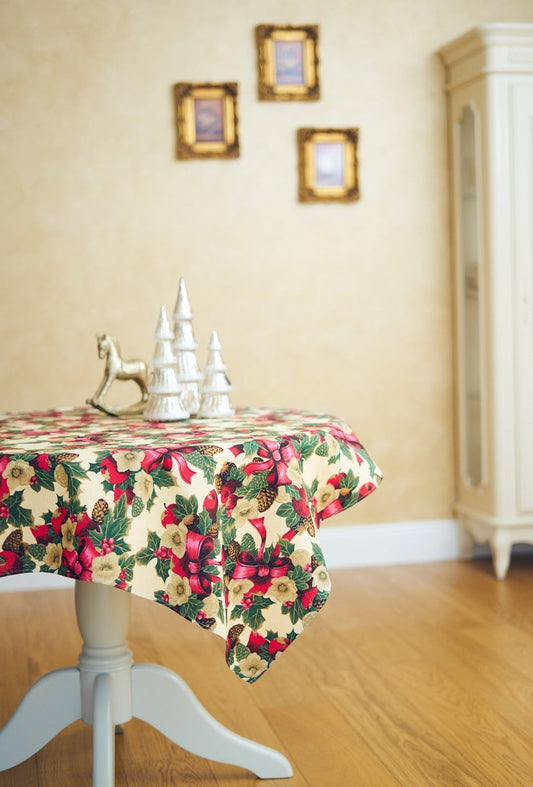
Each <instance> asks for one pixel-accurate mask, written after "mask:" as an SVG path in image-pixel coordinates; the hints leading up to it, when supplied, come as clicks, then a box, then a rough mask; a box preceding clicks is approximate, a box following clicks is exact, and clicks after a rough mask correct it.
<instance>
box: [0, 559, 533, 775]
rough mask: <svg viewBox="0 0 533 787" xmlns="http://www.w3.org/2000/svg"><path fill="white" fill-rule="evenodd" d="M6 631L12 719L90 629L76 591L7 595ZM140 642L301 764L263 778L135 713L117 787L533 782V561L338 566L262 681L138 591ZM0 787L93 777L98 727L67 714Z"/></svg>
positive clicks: (1, 646) (1, 658) (2, 675)
mask: <svg viewBox="0 0 533 787" xmlns="http://www.w3.org/2000/svg"><path fill="white" fill-rule="evenodd" d="M0 581H1V580H0ZM0 626H1V628H0V724H3V723H4V722H5V721H6V720H7V719H8V718H9V716H10V715H11V713H12V712H13V710H14V709H15V707H16V706H17V704H18V702H19V700H20V698H21V697H22V695H23V694H24V692H25V691H26V689H27V688H28V687H29V686H30V684H31V683H33V682H34V681H35V680H36V679H37V678H38V677H39V676H40V675H42V674H43V673H45V672H47V671H49V670H51V669H56V668H58V667H63V666H69V665H72V664H75V663H76V661H77V654H78V651H79V647H80V638H79V634H78V632H77V628H76V626H75V624H74V608H73V595H72V593H71V591H68V590H67V591H65V590H57V591H47V592H40V593H36V594H32V593H29V592H27V593H8V594H2V595H1V596H0ZM129 642H130V647H131V648H132V650H133V654H134V659H135V661H137V662H143V661H144V662H146V661H148V662H156V663H159V664H163V665H165V666H167V667H169V668H171V669H173V670H175V671H176V672H179V673H180V674H181V675H182V677H184V678H185V680H186V681H187V682H188V683H189V685H190V686H191V688H192V689H193V691H194V692H195V693H196V695H197V696H198V698H199V699H200V700H201V702H203V703H204V705H205V706H206V707H207V709H208V710H209V711H210V712H211V713H212V714H213V715H214V716H215V717H216V718H217V719H218V720H219V721H221V722H223V723H224V724H226V725H227V726H228V727H230V728H232V729H233V730H235V731H236V732H238V733H240V734H242V735H246V736H247V737H253V738H254V739H255V740H257V741H259V742H261V743H264V744H266V745H268V746H273V747H276V748H278V749H279V750H280V751H283V752H284V754H286V755H287V756H288V757H289V759H290V760H291V762H292V764H293V767H294V773H295V775H294V778H292V779H287V780H281V781H278V780H272V781H270V780H266V781H260V780H257V779H256V778H255V777H253V775H252V774H250V773H249V772H246V771H243V770H242V769H239V768H236V767H232V766H227V765H221V764H218V763H212V762H208V761H206V760H203V759H201V758H199V757H195V756H193V755H190V754H188V753H186V752H184V751H183V750H181V749H180V748H178V747H177V746H174V745H173V744H171V743H169V742H168V741H167V739H166V738H165V737H164V736H163V735H161V734H159V733H158V732H156V731H155V730H153V729H152V728H151V727H149V726H148V725H146V724H144V723H142V722H139V721H137V720H133V721H131V722H129V723H128V724H127V725H125V727H124V734H123V735H119V736H117V751H116V784H117V785H128V787H134V786H135V787H137V786H138V787H148V786H149V785H157V786H158V787H161V786H162V785H206V786H207V785H220V787H250V786H251V785H255V784H262V785H264V787H273V785H278V787H281V785H285V784H286V785H287V786H288V787H297V786H298V787H300V785H310V786H311V787H337V785H338V787H341V785H342V786H343V787H344V786H345V785H348V786H350V785H364V786H365V787H367V786H368V787H387V785H404V787H416V786H417V785H482V787H499V786H500V785H501V786H502V787H503V786H504V785H505V787H519V786H520V785H528V787H530V786H531V785H533V557H532V556H518V557H515V558H513V562H512V565H511V569H510V573H509V576H508V578H507V579H506V580H505V581H503V582H498V581H497V580H496V579H495V578H494V577H493V575H492V570H491V566H490V564H489V563H488V562H487V561H476V562H472V563H453V562H452V563H433V564H428V565H415V566H413V565H411V566H394V567H383V568H365V569H357V570H350V571H336V572H333V593H332V596H331V598H330V600H329V601H328V604H327V605H326V607H325V608H324V610H322V612H321V613H320V614H319V616H318V617H317V619H316V620H315V621H314V622H313V623H312V624H311V626H310V627H309V628H308V629H307V630H306V632H305V633H304V634H303V635H302V636H301V637H300V638H299V640H298V641H297V642H296V643H295V644H294V645H293V646H292V647H291V648H290V649H289V650H288V651H287V652H286V653H285V654H283V655H282V656H281V657H280V659H279V661H278V663H276V664H275V665H274V666H273V667H272V668H271V670H270V672H269V673H268V674H267V675H266V676H264V677H263V678H262V679H261V680H259V682H258V683H257V684H254V685H253V686H248V685H246V684H244V683H242V682H241V681H239V679H238V678H236V677H234V676H233V675H232V674H231V673H230V672H229V670H228V669H227V667H226V666H225V663H224V659H223V650H224V643H223V641H222V640H220V639H219V638H218V637H215V636H213V635H211V634H209V633H207V632H204V631H202V630H201V629H200V628H198V627H196V626H193V625H191V624H190V623H188V622H187V621H184V620H182V619H180V618H178V616H174V615H173V614H172V613H171V612H169V611H168V610H167V609H165V608H163V607H160V606H159V605H156V604H153V603H150V602H147V601H144V600H142V599H138V598H134V599H133V615H132V626H131V629H130V636H129ZM59 699H60V698H58V701H59ZM51 712H53V709H51ZM186 723H187V720H186V718H183V716H182V715H181V714H180V710H179V708H176V724H186ZM0 785H2V787H4V786H6V787H7V786H9V787H22V785H24V787H26V786H30V785H39V787H44V786H45V785H46V786H47V787H48V786H49V787H57V786H58V785H61V787H70V785H72V786H73V787H74V785H75V787H84V786H85V785H87V786H88V787H90V785H91V729H90V727H88V726H87V725H85V724H84V723H83V722H81V721H80V722H77V723H76V724H73V725H71V726H70V727H69V728H67V729H66V730H64V731H63V732H62V733H61V734H60V735H59V736H57V738H55V739H54V740H53V741H52V742H50V743H49V744H48V745H47V746H46V747H45V748H44V749H43V750H42V751H41V752H39V753H38V754H36V755H35V756H34V757H32V758H31V759H30V760H28V761H27V762H25V763H22V764H21V765H19V766H17V767H16V768H12V769H11V770H9V771H5V772H4V773H1V774H0Z"/></svg>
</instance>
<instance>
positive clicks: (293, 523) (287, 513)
mask: <svg viewBox="0 0 533 787" xmlns="http://www.w3.org/2000/svg"><path fill="white" fill-rule="evenodd" d="M277 514H278V516H281V517H283V518H284V519H286V520H287V526H288V527H298V525H299V524H300V522H301V521H302V517H301V516H300V514H298V513H297V512H296V511H295V510H294V507H293V505H292V503H282V504H281V505H280V506H279V508H278V511H277Z"/></svg>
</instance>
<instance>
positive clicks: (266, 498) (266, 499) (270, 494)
mask: <svg viewBox="0 0 533 787" xmlns="http://www.w3.org/2000/svg"><path fill="white" fill-rule="evenodd" d="M277 496H278V488H277V487H276V486H265V487H264V488H263V489H261V491H260V492H259V493H258V495H257V508H258V509H259V511H260V512H261V513H263V511H267V510H268V509H269V508H270V506H271V505H272V503H273V502H274V500H275V499H276V497H277Z"/></svg>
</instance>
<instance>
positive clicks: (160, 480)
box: [150, 466, 176, 487]
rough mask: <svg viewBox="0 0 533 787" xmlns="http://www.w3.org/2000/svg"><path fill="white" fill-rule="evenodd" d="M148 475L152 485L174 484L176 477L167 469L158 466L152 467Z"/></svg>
mask: <svg viewBox="0 0 533 787" xmlns="http://www.w3.org/2000/svg"><path fill="white" fill-rule="evenodd" d="M150 476H151V478H152V481H153V482H154V486H159V487H163V486H174V485H175V483H176V479H175V478H174V476H173V475H172V473H169V472H168V470H163V468H162V467H159V466H157V467H154V469H153V470H151V471H150Z"/></svg>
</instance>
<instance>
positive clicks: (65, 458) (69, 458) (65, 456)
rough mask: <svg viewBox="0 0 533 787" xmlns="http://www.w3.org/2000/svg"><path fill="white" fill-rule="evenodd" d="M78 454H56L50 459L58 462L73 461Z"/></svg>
mask: <svg viewBox="0 0 533 787" xmlns="http://www.w3.org/2000/svg"><path fill="white" fill-rule="evenodd" d="M78 456H79V454H57V456H53V457H52V461H55V462H57V463H58V464H59V463H60V462H73V461H74V460H75V459H77V458H78Z"/></svg>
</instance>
